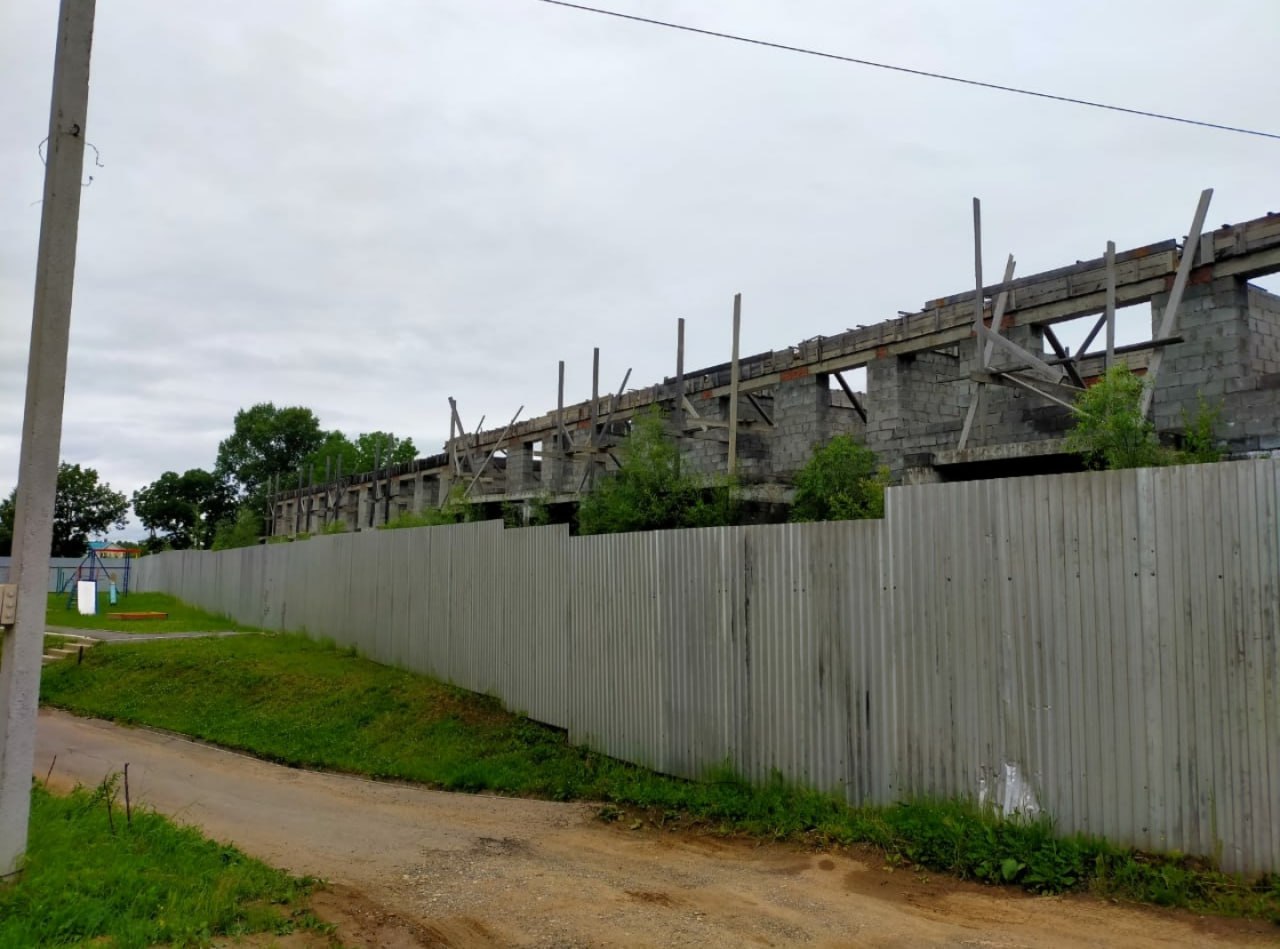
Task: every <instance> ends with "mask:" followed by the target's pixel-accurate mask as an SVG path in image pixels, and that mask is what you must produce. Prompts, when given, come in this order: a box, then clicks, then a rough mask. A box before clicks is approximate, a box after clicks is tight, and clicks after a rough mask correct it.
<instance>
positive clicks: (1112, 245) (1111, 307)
mask: <svg viewBox="0 0 1280 949" xmlns="http://www.w3.org/2000/svg"><path fill="white" fill-rule="evenodd" d="M1102 318H1103V319H1104V320H1106V322H1107V356H1106V361H1105V362H1104V363H1103V365H1104V366H1105V367H1106V368H1108V369H1110V368H1111V364H1112V363H1113V362H1115V360H1116V242H1115V241H1107V309H1106V312H1104V313H1103V314H1102ZM1094 332H1095V333H1096V332H1097V330H1096V329H1095V330H1094ZM1086 345H1087V344H1086ZM1084 351H1085V350H1084V347H1083V346H1082V347H1081V348H1080V352H1082V353H1083V352H1084Z"/></svg>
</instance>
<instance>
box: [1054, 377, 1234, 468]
mask: <svg viewBox="0 0 1280 949" xmlns="http://www.w3.org/2000/svg"><path fill="white" fill-rule="evenodd" d="M1146 388H1147V383H1146V381H1145V380H1143V379H1141V378H1140V377H1138V376H1136V375H1134V374H1133V371H1132V370H1131V369H1129V367H1128V366H1112V367H1111V368H1110V369H1108V370H1107V374H1106V375H1105V376H1103V377H1102V379H1101V380H1100V381H1099V382H1097V383H1095V384H1094V385H1092V386H1090V387H1089V388H1088V389H1086V390H1085V391H1084V392H1082V393H1081V394H1080V395H1079V397H1078V398H1077V399H1076V424H1075V427H1074V428H1073V429H1072V430H1071V431H1070V433H1068V435H1067V448H1068V449H1069V450H1070V451H1073V452H1076V453H1077V454H1079V455H1080V456H1081V457H1083V458H1084V461H1085V464H1086V465H1088V466H1089V467H1090V468H1109V469H1114V468H1145V467H1155V466H1158V465H1179V464H1182V465H1187V464H1200V463H1204V462H1214V461H1221V460H1222V449H1221V448H1220V447H1219V445H1218V441H1217V439H1216V438H1215V437H1214V433H1213V430H1214V427H1215V426H1216V425H1217V423H1218V418H1219V416H1220V415H1221V413H1222V410H1221V407H1220V406H1211V405H1209V404H1208V403H1207V402H1205V401H1204V399H1203V398H1201V399H1200V401H1199V405H1198V407H1197V409H1196V411H1195V413H1194V414H1193V415H1188V414H1187V412H1186V410H1183V413H1182V424H1183V436H1182V450H1181V451H1173V450H1171V449H1169V448H1166V447H1164V446H1163V445H1161V444H1160V439H1159V436H1158V435H1157V434H1156V427H1155V423H1154V422H1152V421H1151V420H1150V419H1148V418H1147V417H1146V416H1145V415H1143V413H1142V407H1141V403H1142V394H1143V392H1144V391H1146Z"/></svg>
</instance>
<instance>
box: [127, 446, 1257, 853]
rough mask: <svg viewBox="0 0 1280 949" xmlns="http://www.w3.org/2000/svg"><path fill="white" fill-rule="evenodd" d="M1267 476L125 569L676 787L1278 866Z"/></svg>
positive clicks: (328, 541)
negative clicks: (1015, 821) (449, 692)
mask: <svg viewBox="0 0 1280 949" xmlns="http://www.w3.org/2000/svg"><path fill="white" fill-rule="evenodd" d="M1278 492H1280V464H1278V463H1277V462H1273V461H1256V462H1239V463H1231V464H1220V465H1209V466H1194V467H1180V468H1169V469H1152V470H1140V471H1121V472H1104V473H1090V474H1079V475H1061V476H1052V477H1037V478H1024V479H1012V480H1001V481H983V482H969V483H961V484H944V485H928V486H920V487H909V488H895V489H891V490H890V492H889V497H888V501H887V505H886V507H887V511H886V517H885V519H884V520H883V521H865V522H844V523H833V524H806V525H782V526H759V527H740V528H713V529H707V530H684V531H666V532H658V533H641V534H630V535H615V536H604V537H582V538H570V537H569V535H568V533H567V531H566V530H565V528H564V527H542V528H530V529H525V530H509V531H504V530H503V528H502V525H501V524H500V523H498V522H488V523H483V524H465V525H458V526H455V527H437V528H423V529H417V530H401V531H387V532H382V531H375V532H365V533H359V534H351V535H338V536H332V537H315V538H313V539H311V540H309V541H306V542H305V543H294V544H287V545H275V546H268V547H256V548H248V549H243V550H235V551H227V552H223V553H194V552H180V553H167V554H162V555H159V556H153V557H147V558H145V559H143V560H141V561H139V562H138V565H137V570H138V578H139V582H140V588H141V589H151V590H164V591H168V592H172V593H174V594H176V595H177V596H180V597H182V598H183V599H186V600H189V601H191V602H194V603H198V604H200V605H201V606H204V607H206V608H209V609H213V610H217V611H220V612H225V613H228V614H230V615H232V616H234V617H235V618H236V619H238V620H240V621H242V622H246V623H256V624H262V625H264V626H265V627H267V628H278V629H302V630H305V631H307V632H308V633H310V634H312V635H315V636H328V637H332V638H333V639H335V640H336V641H338V642H340V643H344V644H351V645H355V646H357V647H359V648H360V649H361V650H362V651H363V652H364V653H365V654H367V655H368V656H369V657H370V658H373V659H376V660H378V661H380V662H387V663H394V664H397V665H402V666H405V667H407V668H410V669H414V670H417V671H420V672H425V673H429V674H431V675H435V676H438V677H440V678H443V679H447V680H450V681H452V682H454V683H456V684H458V685H460V686H463V687H465V688H468V689H473V690H475V691H478V692H488V693H492V694H494V695H496V696H498V697H500V698H501V699H502V700H503V701H504V702H505V703H506V704H507V705H508V706H509V707H510V708H513V709H518V710H522V711H525V712H527V713H528V714H529V715H530V716H531V717H533V718H536V719H539V720H541V721H544V722H548V723H550V724H553V725H557V726H560V727H563V728H566V729H568V731H569V735H570V738H571V739H572V740H573V741H577V742H582V743H586V744H589V745H591V746H592V747H594V748H596V749H598V750H600V751H603V752H605V753H608V754H611V755H615V756H617V757H619V758H624V759H627V760H630V761H635V762H638V763H640V764H643V765H647V766H649V767H653V768H657V769H660V770H663V771H667V772H670V773H674V774H679V775H685V776H689V777H698V776H700V775H702V774H704V773H705V772H706V771H707V769H708V768H711V767H714V766H716V765H719V764H721V763H724V762H729V763H731V764H732V765H733V766H734V767H736V768H737V769H738V770H739V771H741V772H742V773H744V774H747V775H749V776H751V777H753V778H756V779H764V778H767V777H768V776H769V775H770V773H771V772H772V771H774V770H775V769H776V770H778V771H780V772H781V773H782V774H783V775H785V776H786V777H788V778H790V779H793V780H796V781H799V782H803V783H805V784H808V785H811V786H814V787H818V788H822V789H826V790H834V791H838V792H840V793H843V794H844V795H846V797H847V798H848V799H849V800H851V801H855V802H859V801H876V802H888V801H892V800H896V799H901V798H903V797H905V796H909V795H915V794H934V795H977V796H979V797H983V798H986V799H990V800H994V801H996V802H997V803H999V804H1000V805H1001V806H1003V807H1005V808H1006V809H1012V808H1018V809H1024V810H1025V809H1027V808H1033V807H1039V808H1042V809H1044V810H1047V811H1048V812H1049V813H1051V814H1052V815H1053V816H1054V817H1055V818H1056V819H1057V821H1058V824H1059V826H1060V828H1061V829H1062V830H1063V831H1075V830H1081V831H1088V832H1092V833H1097V834H1101V835H1104V836H1106V837H1109V838H1111V839H1113V840H1116V841H1119V842H1124V843H1132V844H1134V845H1137V846H1141V847H1144V848H1154V849H1176V850H1182V851H1186V852H1190V853H1201V854H1209V855H1213V856H1217V857H1219V858H1220V859H1221V860H1222V862H1223V865H1224V866H1226V867H1228V868H1231V869H1239V870H1249V871H1262V870H1271V871H1275V870H1280V677H1278V676H1277V639H1278V637H1277V622H1278V617H1280V590H1278V588H1277V580H1278V579H1280V577H1278V572H1280V518H1278V514H1277V508H1278V503H1277V502H1278V497H1280V494H1278Z"/></svg>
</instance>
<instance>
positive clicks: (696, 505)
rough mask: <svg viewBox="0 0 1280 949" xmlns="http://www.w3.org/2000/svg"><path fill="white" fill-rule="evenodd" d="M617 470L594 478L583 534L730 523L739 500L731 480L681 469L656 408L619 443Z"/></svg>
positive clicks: (581, 513) (582, 509)
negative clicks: (712, 478) (713, 480)
mask: <svg viewBox="0 0 1280 949" xmlns="http://www.w3.org/2000/svg"><path fill="white" fill-rule="evenodd" d="M618 454H619V458H620V461H621V467H620V468H619V470H618V471H617V472H616V473H614V474H612V475H610V476H608V477H605V478H602V479H601V480H600V481H599V482H597V483H596V485H595V487H594V488H593V489H592V490H591V491H590V492H589V493H588V494H587V495H586V496H585V497H584V498H583V499H582V503H581V504H580V505H579V506H578V530H579V531H580V532H581V533H583V534H617V533H622V532H624V531H643V530H662V529H665V528H672V527H713V526H716V525H723V524H732V523H733V522H734V518H735V517H736V514H737V503H736V498H735V494H734V491H733V488H732V486H731V485H730V484H727V483H723V484H715V483H710V482H708V481H706V480H704V479H702V478H699V477H697V476H694V475H689V474H685V473H682V472H681V470H680V456H679V449H678V448H677V447H676V444H675V442H674V441H672V439H671V438H670V437H669V436H668V435H667V432H666V423H665V421H664V420H663V417H662V414H661V412H659V411H658V410H657V408H656V407H655V408H653V409H651V410H650V411H647V412H644V413H641V414H639V415H637V416H636V417H635V418H634V419H632V422H631V431H630V433H629V434H628V435H627V437H626V438H625V439H624V440H623V442H622V444H621V445H619V447H618Z"/></svg>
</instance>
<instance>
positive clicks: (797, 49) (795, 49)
mask: <svg viewBox="0 0 1280 949" xmlns="http://www.w3.org/2000/svg"><path fill="white" fill-rule="evenodd" d="M537 2H538V3H547V4H550V5H551V6H555V7H566V8H568V9H570V10H580V11H582V12H583V13H598V14H600V15H601V16H611V17H614V18H616V19H619V20H630V21H631V22H633V23H646V24H648V25H650V26H661V27H665V28H667V29H669V30H680V31H681V32H684V33H695V34H697V35H699V36H712V37H715V38H716V39H721V40H732V41H734V42H735V43H748V44H750V45H752V46H764V47H767V48H768V49H780V50H782V51H784V52H787V53H801V54H803V55H805V56H816V57H818V58H819V59H832V60H835V61H837V62H841V63H853V64H854V65H857V66H870V67H871V68H873V69H887V70H889V71H890V72H899V73H906V74H908V75H910V76H923V77H924V78H926V79H942V80H945V81H946V82H955V83H959V84H961V85H964V86H977V87H978V88H979V89H994V90H995V91H997V92H1010V93H1013V94H1015V95H1020V96H1033V97H1035V98H1037V99H1049V100H1052V101H1053V102H1065V103H1068V104H1070V105H1083V106H1088V107H1089V108H1091V109H1106V110H1107V111H1109V112H1123V113H1125V114H1126V115H1140V116H1143V117H1144V118H1148V119H1163V120H1164V121H1166V122H1180V123H1182V124H1183V125H1196V126H1199V127H1201V128H1207V129H1217V130H1218V131H1220V132H1238V133H1240V134H1241V135H1254V136H1257V137H1258V138H1270V139H1276V140H1280V134H1277V133H1275V132H1262V131H1259V130H1257V129H1248V128H1238V127H1236V126H1234V125H1222V124H1220V123H1218V122H1203V121H1201V120H1199V119H1188V118H1185V117H1183V116H1180V115H1169V114H1167V113H1164V112H1148V111H1147V110H1145V109H1130V108H1127V107H1126V106H1122V105H1112V104H1110V103H1107V102H1094V101H1093V100H1091V99H1077V98H1075V97H1073V96H1059V95H1054V94H1053V93H1051V92H1037V91H1036V90H1034V89H1021V88H1019V87H1017V86H1004V85H1001V84H999V83H995V82H983V81H981V80H979V79H965V78H963V77H961V76H949V75H947V74H946V73H939V72H930V71H928V70H926V69H912V68H910V67H909V66H895V65H892V64H891V63H878V62H875V61H874V60H870V59H858V58H857V57H855V56H841V55H840V54H839V53H826V52H823V51H822V50H817V49H808V48H806V47H804V46H789V45H787V44H786V43H774V42H771V41H769V40H762V39H756V38H754V37H751V36H739V35H737V34H735V33H722V32H719V31H718V30H706V29H702V28H701V27H696V26H686V25H685V24H683V23H672V22H669V21H667V20H655V19H653V18H651V17H646V16H636V15H635V14H632V13H619V12H618V11H617V10H603V9H601V8H599V7H589V6H586V5H584V4H581V3H569V2H568V0H537Z"/></svg>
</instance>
